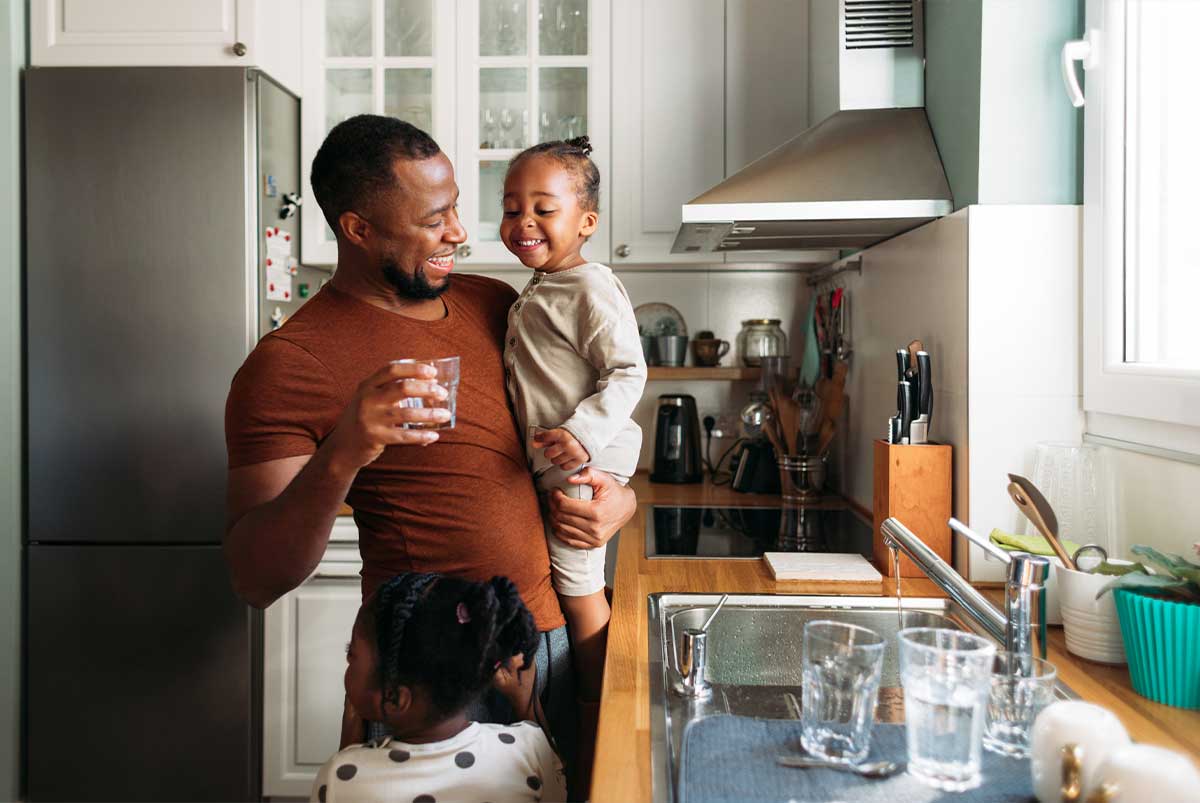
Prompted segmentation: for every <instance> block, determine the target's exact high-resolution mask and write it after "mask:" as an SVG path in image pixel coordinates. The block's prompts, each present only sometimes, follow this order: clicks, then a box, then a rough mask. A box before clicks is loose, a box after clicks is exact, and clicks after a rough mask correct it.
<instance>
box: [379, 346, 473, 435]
mask: <svg viewBox="0 0 1200 803" xmlns="http://www.w3.org/2000/svg"><path fill="white" fill-rule="evenodd" d="M392 362H394V363H421V364H423V365H432V366H433V367H434V368H435V369H437V378H436V381H437V383H438V384H439V385H441V386H442V387H443V388H445V389H446V398H444V399H441V400H440V401H439V400H436V399H423V398H418V397H415V396H410V397H408V398H407V399H404V400H402V401H401V402H400V406H401V407H417V408H421V407H441V408H445V409H447V410H449V411H450V420H448V421H411V422H409V423H407V424H404V425H402V426H403V428H404V429H453V428H454V423H455V420H456V419H457V417H458V370H459V367H458V357H442V358H440V359H436V360H392Z"/></svg>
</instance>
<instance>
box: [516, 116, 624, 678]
mask: <svg viewBox="0 0 1200 803" xmlns="http://www.w3.org/2000/svg"><path fill="white" fill-rule="evenodd" d="M591 150H592V148H591V145H590V144H589V143H588V139H587V137H579V138H578V139H573V140H571V141H569V142H545V143H542V144H540V145H535V146H533V147H532V148H529V149H527V150H525V151H522V152H521V153H520V154H518V155H517V156H516V157H515V158H514V159H513V160H512V162H511V163H510V164H509V166H508V175H507V176H506V177H505V179H504V217H503V220H502V222H501V224H500V237H501V239H502V240H503V241H504V245H505V247H507V248H508V250H509V251H511V252H512V253H514V254H515V255H516V256H517V258H518V259H520V260H521V263H522V264H523V265H525V267H527V268H533V270H534V274H533V277H532V278H530V280H529V283H528V284H527V285H526V286H525V289H524V290H523V291H522V293H521V296H520V298H518V299H517V301H516V302H515V303H514V304H513V306H512V309H511V310H510V311H509V313H508V334H507V335H506V336H505V344H504V345H505V348H504V366H505V369H506V370H505V376H506V377H507V381H508V393H509V397H510V398H511V399H512V402H513V409H514V411H515V413H516V415H517V421H518V423H519V425H520V427H521V431H522V432H523V433H525V436H526V451H527V454H528V456H529V458H530V461H531V467H532V470H533V474H534V478H535V481H536V483H537V487H538V490H539V491H540V492H541V493H543V494H548V493H552V492H554V490H555V489H556V488H561V489H562V490H563V492H564V493H567V494H568V495H571V496H575V497H577V498H584V499H590V498H591V487H590V486H587V485H572V484H570V483H568V482H567V477H569V476H570V475H572V474H574V473H576V472H578V471H580V470H581V469H583V468H584V467H585V466H591V467H593V468H596V469H599V470H601V471H605V472H608V473H609V474H612V475H613V476H614V477H615V478H616V479H617V481H618V482H622V483H624V482H627V481H628V479H629V477H630V475H632V474H633V472H634V470H635V469H636V468H637V461H638V452H639V451H640V449H641V445H642V432H641V429H639V427H638V425H637V424H635V423H634V422H633V420H632V418H631V416H632V415H633V409H634V407H635V406H637V403H638V400H639V399H641V397H642V389H643V387H644V386H645V384H646V362H645V359H644V358H643V357H642V345H641V339H640V337H639V335H638V329H637V321H636V319H635V318H634V315H633V306H632V305H631V304H630V303H629V296H628V294H627V293H626V292H625V288H624V287H622V286H621V282H620V281H619V280H618V279H617V277H616V276H615V275H613V272H612V271H611V270H609V269H608V268H607V267H605V266H604V265H601V264H599V263H596V262H588V261H587V260H585V259H584V258H583V256H582V254H581V253H580V251H581V249H582V248H583V244H584V243H585V242H587V239H588V238H589V237H590V236H591V235H592V234H593V233H594V232H595V231H596V225H597V222H598V216H599V196H600V172H599V171H598V170H597V169H596V165H595V164H594V163H593V162H592V160H591V159H590V158H589V157H588V154H590V153H591ZM546 537H547V542H548V545H549V549H550V566H551V570H552V575H553V578H554V588H555V590H556V591H557V592H558V595H559V599H560V601H561V604H562V607H563V612H564V613H565V614H566V617H567V624H568V630H569V633H570V636H571V645H572V653H573V655H574V658H575V671H576V677H577V678H578V681H579V690H580V696H581V698H582V699H583V700H584V701H593V700H598V699H599V697H600V680H601V678H602V676H603V671H604V652H605V640H606V637H607V628H608V619H609V608H608V601H607V600H606V598H605V596H604V552H605V550H604V547H600V548H597V549H578V548H575V547H573V546H569V545H568V544H565V543H563V542H562V541H560V540H559V539H558V538H557V537H555V536H554V535H553V534H552V533H550V532H549V531H547V533H546Z"/></svg>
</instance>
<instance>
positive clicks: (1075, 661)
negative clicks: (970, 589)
mask: <svg viewBox="0 0 1200 803" xmlns="http://www.w3.org/2000/svg"><path fill="white" fill-rule="evenodd" d="M630 487H632V488H633V489H634V490H635V491H636V492H637V495H638V514H637V515H636V516H635V517H634V519H633V520H632V521H630V522H629V524H627V525H626V526H625V527H624V529H622V531H621V537H620V540H619V544H618V548H617V552H618V554H617V569H616V576H615V578H614V580H613V614H612V622H611V624H610V625H609V629H608V658H607V661H606V663H605V669H604V687H603V693H602V695H603V696H602V699H601V704H600V721H599V729H598V732H597V735H596V759H595V766H594V769H593V773H592V793H591V798H590V799H591V800H592V801H593V803H604V801H613V803H632V802H633V801H649V800H650V799H651V787H650V685H649V684H650V677H649V664H648V661H647V655H646V650H647V629H646V628H647V608H646V598H647V597H648V596H649V595H650V594H655V593H658V592H699V593H706V594H711V593H724V592H730V593H743V594H754V593H777V591H778V588H777V586H776V584H775V581H774V580H773V579H772V577H771V575H770V573H769V572H768V571H767V570H766V568H765V567H764V566H763V563H762V561H744V560H696V559H687V560H664V559H655V560H647V559H646V558H645V550H644V543H645V530H644V527H643V522H644V521H645V516H646V513H647V507H648V506H650V505H652V504H680V505H753V504H757V503H765V504H778V503H779V497H777V496H762V495H753V494H739V493H734V492H733V491H730V490H729V489H728V488H717V487H714V486H712V485H709V484H707V483H705V484H702V485H659V484H654V483H651V482H649V480H648V478H647V477H646V475H645V474H641V473H639V474H638V475H636V476H635V477H634V478H633V479H632V480H631V481H630ZM901 582H902V585H901V590H902V591H903V593H904V595H905V596H944V595H943V594H942V593H941V591H940V590H939V589H938V588H937V586H936V585H934V583H933V582H932V581H930V580H926V579H924V578H921V579H905V580H902V581H901ZM883 592H884V594H892V593H894V592H895V585H894V581H893V580H890V579H888V578H886V577H885V578H884V587H883ZM1050 660H1051V662H1052V663H1053V664H1054V665H1055V666H1056V667H1058V672H1059V676H1060V677H1061V678H1062V680H1063V682H1064V683H1066V684H1067V685H1068V686H1070V687H1071V688H1072V689H1074V690H1075V692H1076V693H1077V694H1079V695H1080V696H1081V697H1083V698H1084V699H1086V700H1091V701H1093V702H1096V703H1099V704H1100V705H1103V706H1104V707H1106V708H1109V709H1111V710H1112V711H1113V712H1115V713H1116V714H1117V716H1119V717H1120V718H1121V721H1122V722H1123V723H1124V724H1125V727H1126V728H1127V729H1128V730H1129V732H1130V734H1131V735H1132V736H1133V738H1134V739H1135V740H1137V741H1139V742H1146V743H1149V744H1157V745H1162V746H1164V747H1169V748H1171V749H1173V750H1179V751H1182V752H1185V753H1190V754H1191V755H1193V756H1195V757H1198V758H1200V712H1196V711H1184V710H1182V709H1178V708H1169V707H1167V706H1163V705H1158V704H1157V703H1152V702H1150V701H1149V700H1147V699H1145V698H1143V697H1140V696H1139V695H1137V694H1135V693H1134V691H1133V690H1132V688H1130V685H1129V673H1128V671H1127V670H1126V669H1125V668H1124V667H1108V666H1102V665H1100V664H1094V663H1092V662H1090V661H1085V660H1083V659H1081V658H1076V657H1074V656H1072V655H1069V654H1068V653H1067V652H1066V649H1065V647H1064V644H1063V636H1062V629H1061V628H1057V627H1056V628H1051V635H1050Z"/></svg>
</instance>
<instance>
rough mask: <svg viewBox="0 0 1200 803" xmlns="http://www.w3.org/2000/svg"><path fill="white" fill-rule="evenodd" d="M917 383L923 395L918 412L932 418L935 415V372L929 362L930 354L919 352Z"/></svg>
mask: <svg viewBox="0 0 1200 803" xmlns="http://www.w3.org/2000/svg"><path fill="white" fill-rule="evenodd" d="M917 377H918V379H917V383H918V391H919V392H920V394H921V399H920V406H919V407H918V410H919V412H920V414H921V415H923V416H925V417H926V418H930V417H931V416H932V415H933V370H932V367H931V365H930V362H929V352H927V351H918V352H917Z"/></svg>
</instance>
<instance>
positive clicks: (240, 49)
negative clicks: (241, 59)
mask: <svg viewBox="0 0 1200 803" xmlns="http://www.w3.org/2000/svg"><path fill="white" fill-rule="evenodd" d="M233 55H235V56H244V55H246V46H245V45H243V44H242V43H241V42H234V43H233Z"/></svg>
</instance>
